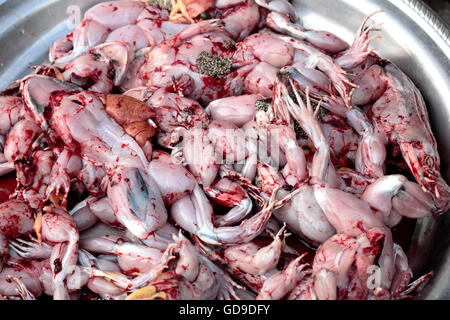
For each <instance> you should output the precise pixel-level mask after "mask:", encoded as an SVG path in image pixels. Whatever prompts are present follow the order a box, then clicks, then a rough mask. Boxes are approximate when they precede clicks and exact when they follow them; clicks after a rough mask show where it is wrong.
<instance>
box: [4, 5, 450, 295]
mask: <svg viewBox="0 0 450 320" xmlns="http://www.w3.org/2000/svg"><path fill="white" fill-rule="evenodd" d="M98 2H100V1H98V0H97V1H95V0H23V1H14V0H9V1H8V0H0V44H1V46H0V88H3V87H6V86H7V85H9V84H10V83H11V81H13V80H16V79H19V78H20V77H21V76H23V75H25V74H27V73H29V69H28V67H29V66H33V65H37V64H40V63H42V62H44V61H46V59H47V51H48V47H49V45H50V44H51V42H52V41H53V40H55V39H56V38H58V37H60V36H62V35H64V34H66V33H68V32H69V31H70V22H71V21H72V20H73V18H74V17H75V18H76V13H77V7H73V6H78V8H80V9H81V12H84V11H85V10H86V9H87V8H89V7H91V6H92V5H94V4H96V3H98ZM293 3H294V5H295V7H296V8H297V10H298V12H299V14H300V16H301V18H302V21H303V24H304V25H305V26H307V27H311V28H314V29H322V30H329V31H332V32H334V33H336V34H337V35H339V36H340V37H342V38H344V39H345V40H347V41H349V42H351V41H352V39H353V37H354V34H355V33H356V30H357V29H358V27H359V25H360V23H361V21H362V20H363V19H364V17H365V16H367V15H369V14H370V13H372V12H374V11H378V10H384V12H383V13H380V14H378V15H376V16H375V17H374V19H373V20H374V21H376V22H382V23H383V27H382V29H383V31H382V34H383V37H384V38H383V39H382V40H378V41H376V42H375V43H374V45H375V47H376V48H379V49H378V52H379V54H380V55H381V56H382V57H384V58H387V59H390V60H391V61H393V62H394V63H396V64H397V65H398V66H400V68H401V69H402V70H404V71H405V72H406V73H407V74H408V75H409V76H410V77H411V78H412V79H413V81H414V82H415V83H416V84H417V86H418V87H419V88H420V90H421V91H422V93H423V95H424V97H425V100H426V102H427V105H428V110H429V113H430V118H431V122H432V127H433V130H434V133H435V135H436V138H437V140H438V144H439V147H440V150H439V151H440V154H441V158H442V171H443V175H444V177H446V179H447V181H450V126H449V121H450V99H448V94H449V92H450V31H449V29H448V28H447V27H446V26H445V23H444V22H443V21H442V20H441V19H440V18H438V17H437V16H435V15H434V14H433V13H432V11H430V9H429V8H428V7H427V6H426V5H424V4H423V3H422V2H420V1H416V0H359V1H355V0H294V1H293ZM449 231H450V215H449V214H447V215H443V216H440V217H438V218H429V219H422V220H421V221H419V223H418V224H417V227H416V230H415V233H414V236H413V241H412V244H411V246H410V248H409V251H408V257H409V259H410V263H411V266H412V268H413V271H414V273H415V275H420V274H422V273H424V272H427V271H429V270H435V272H436V273H435V276H434V278H433V279H432V280H431V282H430V283H429V284H428V285H427V287H426V288H425V289H424V290H422V291H421V292H420V293H419V294H418V296H417V298H419V299H450V232H449Z"/></svg>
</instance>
